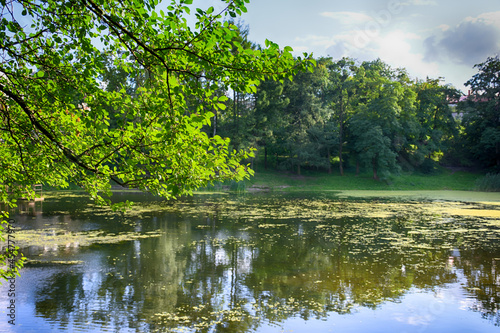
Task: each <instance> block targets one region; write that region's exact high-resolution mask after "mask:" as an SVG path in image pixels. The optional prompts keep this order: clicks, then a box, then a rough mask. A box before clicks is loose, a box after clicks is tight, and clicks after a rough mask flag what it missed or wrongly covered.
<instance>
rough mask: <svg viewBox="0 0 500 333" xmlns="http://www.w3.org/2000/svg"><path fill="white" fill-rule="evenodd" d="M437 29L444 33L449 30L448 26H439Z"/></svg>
mask: <svg viewBox="0 0 500 333" xmlns="http://www.w3.org/2000/svg"><path fill="white" fill-rule="evenodd" d="M438 29H439V30H441V31H446V30H449V29H450V26H449V25H448V24H441V25H440V26H438Z"/></svg>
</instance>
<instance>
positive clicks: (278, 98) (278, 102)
mask: <svg viewBox="0 0 500 333" xmlns="http://www.w3.org/2000/svg"><path fill="white" fill-rule="evenodd" d="M284 85H285V84H284V83H282V82H279V81H273V80H265V81H264V82H262V84H261V85H259V87H258V88H257V92H256V93H255V113H254V125H253V130H254V131H253V134H254V137H255V140H256V141H257V144H258V145H259V146H260V147H264V168H265V169H267V167H268V150H269V147H270V146H271V147H272V145H274V144H275V143H276V134H275V133H276V131H279V129H280V128H284V127H286V125H287V124H286V118H284V117H283V114H284V112H285V111H284V110H285V108H286V107H287V105H288V103H289V102H290V99H289V98H288V97H286V96H285V95H284V93H283V90H284Z"/></svg>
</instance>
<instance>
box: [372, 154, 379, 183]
mask: <svg viewBox="0 0 500 333" xmlns="http://www.w3.org/2000/svg"><path fill="white" fill-rule="evenodd" d="M372 165H373V179H375V180H378V174H377V164H376V162H375V159H373V161H372Z"/></svg>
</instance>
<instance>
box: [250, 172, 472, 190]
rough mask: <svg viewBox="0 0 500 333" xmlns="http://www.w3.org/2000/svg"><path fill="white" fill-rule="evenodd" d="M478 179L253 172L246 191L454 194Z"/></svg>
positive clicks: (447, 175)
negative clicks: (253, 189) (375, 191)
mask: <svg viewBox="0 0 500 333" xmlns="http://www.w3.org/2000/svg"><path fill="white" fill-rule="evenodd" d="M480 177H481V175H480V174H477V173H470V172H462V171H459V172H452V171H449V170H446V169H443V170H441V172H440V173H438V174H435V175H431V176H430V175H424V174H417V173H413V174H401V175H397V176H396V175H395V176H391V177H390V178H389V179H385V180H380V181H377V180H375V179H373V178H372V176H371V174H369V173H365V174H360V175H358V176H357V175H355V174H354V173H349V172H347V173H346V174H345V175H344V176H340V175H339V173H338V172H334V173H333V174H327V173H325V172H317V171H305V172H303V174H302V175H301V176H298V175H295V174H293V173H290V172H280V171H275V170H256V172H255V176H254V177H253V178H252V179H251V180H250V181H248V185H247V188H251V187H252V186H253V187H261V188H269V189H270V190H283V189H285V188H286V190H287V191H294V190H308V191H328V190H329V191H331V190H339V191H342V190H394V191H397V190H399V191H418V190H455V191H472V190H474V188H475V182H476V180H477V179H478V178H480Z"/></svg>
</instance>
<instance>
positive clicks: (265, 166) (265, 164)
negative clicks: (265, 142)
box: [264, 146, 267, 170]
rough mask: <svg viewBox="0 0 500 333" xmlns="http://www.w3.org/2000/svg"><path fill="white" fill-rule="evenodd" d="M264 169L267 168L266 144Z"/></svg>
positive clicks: (265, 147)
mask: <svg viewBox="0 0 500 333" xmlns="http://www.w3.org/2000/svg"><path fill="white" fill-rule="evenodd" d="M264 169H266V170H267V146H264Z"/></svg>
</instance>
